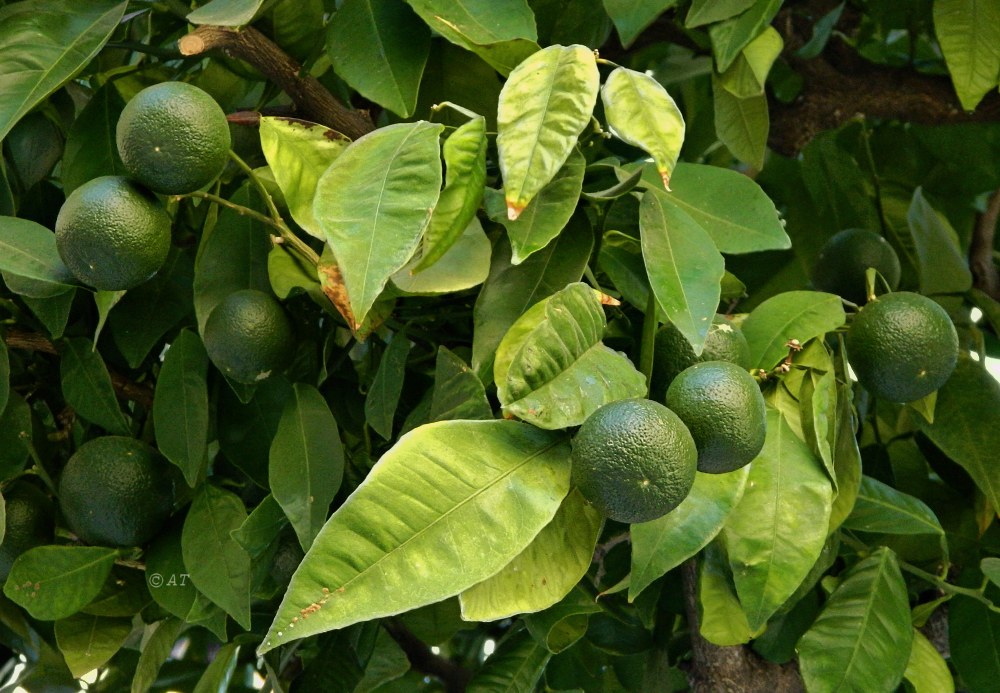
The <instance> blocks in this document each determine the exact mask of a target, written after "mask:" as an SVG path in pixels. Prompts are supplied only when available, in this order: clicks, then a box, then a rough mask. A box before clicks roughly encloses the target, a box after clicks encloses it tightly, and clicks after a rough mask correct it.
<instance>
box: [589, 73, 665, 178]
mask: <svg viewBox="0 0 1000 693" xmlns="http://www.w3.org/2000/svg"><path fill="white" fill-rule="evenodd" d="M601 101H602V102H603V103H604V115H605V117H607V119H608V125H609V126H610V127H611V132H612V133H614V134H615V135H616V136H618V137H619V138H621V139H622V140H624V141H625V142H628V143H629V144H631V145H632V146H635V147H639V148H640V149H643V150H645V151H646V152H648V153H649V155H650V156H652V157H653V161H654V162H655V163H656V170H657V172H658V173H659V174H660V178H661V179H662V180H663V187H664V188H666V189H667V190H669V189H670V176H671V175H672V173H673V170H674V166H675V165H676V164H677V157H678V156H679V155H680V153H681V145H682V144H684V116H683V115H682V114H681V111H680V109H679V108H678V107H677V104H676V103H675V102H674V100H673V99H672V98H671V96H670V94H668V93H667V90H666V89H664V88H663V85H661V84H660V83H659V82H657V81H656V80H655V79H653V78H652V77H651V76H650V75H647V74H646V73H645V72H636V71H635V70H629V69H628V68H624V67H617V68H615V69H614V70H613V71H612V72H611V74H610V75H608V78H607V80H605V82H604V86H603V87H601Z"/></svg>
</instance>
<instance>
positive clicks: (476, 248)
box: [392, 216, 492, 296]
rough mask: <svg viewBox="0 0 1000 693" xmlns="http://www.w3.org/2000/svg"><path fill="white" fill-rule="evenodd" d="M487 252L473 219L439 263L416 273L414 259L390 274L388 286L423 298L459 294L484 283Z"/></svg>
mask: <svg viewBox="0 0 1000 693" xmlns="http://www.w3.org/2000/svg"><path fill="white" fill-rule="evenodd" d="M491 251H492V247H491V246H490V239H489V238H488V237H487V236H486V232H485V231H483V225H482V223H481V222H480V221H479V218H478V217H476V216H473V217H472V219H471V220H470V221H469V225H468V226H466V227H465V230H464V231H462V233H461V235H460V236H459V237H458V238H457V239H455V241H454V242H453V243H452V244H451V246H450V247H449V248H448V250H447V251H446V252H445V254H444V255H442V256H441V258H440V259H439V260H437V261H436V262H435V263H434V264H433V265H431V266H430V267H428V268H427V269H425V270H418V269H417V267H418V265H419V263H420V262H421V258H419V257H415V258H414V259H413V260H411V261H410V262H409V263H407V264H406V265H405V266H404V267H403V269H401V270H399V271H398V272H396V273H395V274H394V275H392V284H393V286H394V287H396V288H397V289H399V290H400V291H402V292H404V293H407V294H414V295H423V296H433V295H435V294H445V293H452V292H455V291H463V290H465V289H469V288H472V287H473V286H478V285H480V284H482V283H483V282H484V281H486V276H487V275H488V274H489V272H490V252H491Z"/></svg>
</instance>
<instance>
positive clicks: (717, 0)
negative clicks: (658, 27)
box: [684, 0, 755, 29]
mask: <svg viewBox="0 0 1000 693" xmlns="http://www.w3.org/2000/svg"><path fill="white" fill-rule="evenodd" d="M754 2H755V0H692V2H691V9H690V10H688V13H687V16H686V17H685V18H684V26H686V27H687V28H689V29H693V28H694V27H696V26H704V25H705V24H714V23H715V22H721V21H722V20H724V19H729V18H730V17H734V16H736V15H738V14H740V13H741V12H743V11H745V10H747V9H748V8H749V7H750V6H751V5H753V4H754Z"/></svg>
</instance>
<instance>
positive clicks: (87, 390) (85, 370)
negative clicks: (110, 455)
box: [59, 337, 130, 436]
mask: <svg viewBox="0 0 1000 693" xmlns="http://www.w3.org/2000/svg"><path fill="white" fill-rule="evenodd" d="M59 367H60V378H61V382H62V391H63V397H65V398H66V403H67V404H68V405H69V406H71V407H73V409H75V410H76V413H77V414H79V415H80V416H82V417H83V418H84V419H87V420H88V421H91V422H93V423H95V424H97V425H98V426H101V427H102V428H104V429H106V430H108V431H109V432H111V433H114V434H116V435H122V436H127V435H129V434H130V431H129V425H128V421H126V419H125V415H124V414H122V410H121V407H119V406H118V398H117V397H116V396H115V390H114V388H113V387H112V385H111V376H110V375H108V369H107V367H106V366H105V365H104V359H102V358H101V355H100V354H99V353H97V352H96V351H95V350H94V345H93V343H92V342H91V341H90V340H89V339H84V338H82V337H74V338H72V339H67V340H65V341H64V342H63V349H62V359H61V360H60V363H59Z"/></svg>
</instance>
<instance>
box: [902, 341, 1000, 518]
mask: <svg viewBox="0 0 1000 693" xmlns="http://www.w3.org/2000/svg"><path fill="white" fill-rule="evenodd" d="M918 423H919V425H920V428H921V430H922V431H923V432H924V433H925V434H927V437H928V438H930V439H931V440H932V441H933V442H934V444H935V445H937V446H938V447H939V448H940V449H941V450H942V451H943V452H944V454H946V455H947V456H948V457H950V458H951V459H952V460H954V461H955V462H957V463H958V464H959V465H961V467H962V468H963V469H965V471H967V472H968V473H969V476H971V477H972V480H973V481H974V482H975V483H976V486H978V487H979V490H981V491H982V492H983V494H984V495H985V496H986V498H987V499H988V500H989V502H990V504H991V505H992V506H993V507H994V508H1000V467H998V466H997V464H996V462H995V459H996V458H995V456H994V455H993V451H995V450H997V449H998V448H997V446H998V445H1000V383H998V382H997V380H996V379H995V378H994V377H993V376H992V375H990V374H989V373H988V372H987V371H986V370H985V369H984V368H983V367H982V366H981V365H980V364H978V363H976V362H975V361H972V360H971V359H967V358H962V359H959V362H958V366H957V367H956V368H955V372H954V373H953V374H952V376H951V378H949V379H948V382H946V383H945V384H944V385H943V386H942V387H941V389H940V390H938V396H937V405H936V406H935V409H934V423H933V424H928V423H927V422H926V421H924V420H922V419H918Z"/></svg>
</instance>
